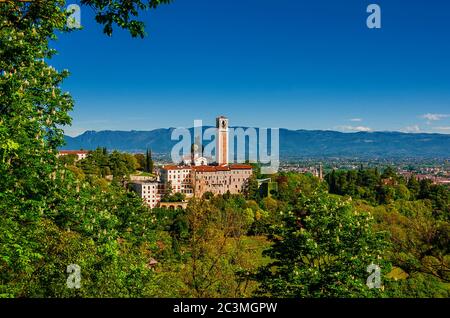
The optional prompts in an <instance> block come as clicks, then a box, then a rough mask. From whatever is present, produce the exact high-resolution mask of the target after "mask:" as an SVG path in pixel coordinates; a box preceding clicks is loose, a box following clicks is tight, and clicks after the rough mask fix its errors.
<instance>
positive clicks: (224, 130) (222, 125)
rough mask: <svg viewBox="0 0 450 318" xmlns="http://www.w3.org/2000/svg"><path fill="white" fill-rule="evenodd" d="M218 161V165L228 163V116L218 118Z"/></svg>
mask: <svg viewBox="0 0 450 318" xmlns="http://www.w3.org/2000/svg"><path fill="white" fill-rule="evenodd" d="M216 128H217V135H216V161H217V164H218V165H227V164H228V118H226V117H224V116H220V117H217V118H216Z"/></svg>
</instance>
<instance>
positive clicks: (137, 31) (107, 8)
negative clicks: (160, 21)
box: [81, 0, 172, 38]
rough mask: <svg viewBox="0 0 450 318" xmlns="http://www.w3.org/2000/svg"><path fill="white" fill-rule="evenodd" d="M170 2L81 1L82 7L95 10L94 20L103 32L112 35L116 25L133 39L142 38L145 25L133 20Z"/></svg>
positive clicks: (161, 0)
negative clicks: (126, 31)
mask: <svg viewBox="0 0 450 318" xmlns="http://www.w3.org/2000/svg"><path fill="white" fill-rule="evenodd" d="M170 2H172V1H171V0H147V1H141V0H130V1H118V0H114V1H110V0H81V3H82V4H83V5H87V6H89V7H91V8H93V9H94V10H95V14H96V16H95V20H96V21H97V22H98V23H100V24H103V25H104V28H103V32H104V33H105V34H107V35H112V33H113V26H114V25H117V26H119V27H121V28H123V29H127V30H129V31H130V34H131V35H132V36H133V37H137V36H139V37H141V38H142V37H144V35H145V24H144V23H143V22H142V21H139V20H135V19H134V17H137V16H138V15H139V13H140V12H142V11H145V10H148V9H156V8H157V7H158V6H159V5H161V4H168V3H170Z"/></svg>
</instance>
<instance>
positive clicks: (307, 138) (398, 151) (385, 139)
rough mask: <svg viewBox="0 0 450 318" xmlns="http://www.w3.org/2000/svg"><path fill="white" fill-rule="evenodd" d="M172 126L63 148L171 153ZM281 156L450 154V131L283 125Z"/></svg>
mask: <svg viewBox="0 0 450 318" xmlns="http://www.w3.org/2000/svg"><path fill="white" fill-rule="evenodd" d="M204 128H208V127H204ZM173 129H174V128H167V129H156V130H152V131H109V130H106V131H98V132H96V131H86V132H85V133H83V134H81V135H79V136H77V137H69V136H66V137H65V140H66V145H65V146H64V147H62V149H85V150H91V149H96V148H97V147H106V148H108V149H109V150H113V149H115V150H120V151H128V152H144V151H145V150H146V149H147V148H150V149H152V151H153V152H154V153H159V154H169V153H170V151H171V149H172V147H173V146H174V145H175V144H176V143H177V142H178V141H173V140H171V134H172V131H173ZM191 131H192V129H191ZM280 157H281V159H287V158H319V157H320V158H324V157H347V158H349V157H352V158H353V157H359V158H411V157H414V158H450V135H446V134H412V133H401V132H357V133H341V132H337V131H319V130H288V129H280Z"/></svg>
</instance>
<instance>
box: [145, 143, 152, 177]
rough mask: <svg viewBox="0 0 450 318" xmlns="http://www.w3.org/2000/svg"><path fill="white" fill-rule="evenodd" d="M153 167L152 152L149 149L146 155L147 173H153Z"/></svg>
mask: <svg viewBox="0 0 450 318" xmlns="http://www.w3.org/2000/svg"><path fill="white" fill-rule="evenodd" d="M153 166H154V164H153V158H152V151H151V150H149V149H147V152H146V154H145V172H148V173H153Z"/></svg>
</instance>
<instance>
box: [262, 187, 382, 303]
mask: <svg viewBox="0 0 450 318" xmlns="http://www.w3.org/2000/svg"><path fill="white" fill-rule="evenodd" d="M302 201H303V204H302V205H303V213H301V214H300V213H287V215H286V217H285V219H284V220H283V222H282V224H280V225H278V226H276V231H275V233H274V234H273V235H272V236H271V240H272V241H273V246H272V247H271V248H270V249H269V250H268V251H267V252H266V255H267V256H269V257H270V258H271V259H273V260H274V261H272V262H271V263H270V264H268V265H266V266H264V267H262V268H260V270H259V271H258V273H257V275H256V279H257V280H258V281H259V282H260V283H261V286H260V289H259V293H258V294H259V295H265V296H274V297H370V296H380V295H381V290H379V289H369V288H368V287H367V286H366V279H367V277H368V275H369V274H368V273H367V271H366V270H367V267H368V266H369V265H370V264H377V265H379V266H380V267H381V268H382V270H383V272H388V271H389V266H388V264H386V262H385V261H384V260H383V259H382V257H383V252H384V249H385V247H386V242H385V240H384V235H383V234H382V233H379V232H376V231H374V229H373V227H372V226H371V223H372V217H371V216H370V215H369V214H367V213H361V212H357V211H355V210H354V209H353V208H352V206H351V204H350V203H349V202H348V201H345V200H342V199H339V198H336V197H333V196H330V195H328V194H326V193H324V192H320V193H316V194H314V195H312V196H311V197H308V198H306V197H303V198H302Z"/></svg>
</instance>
